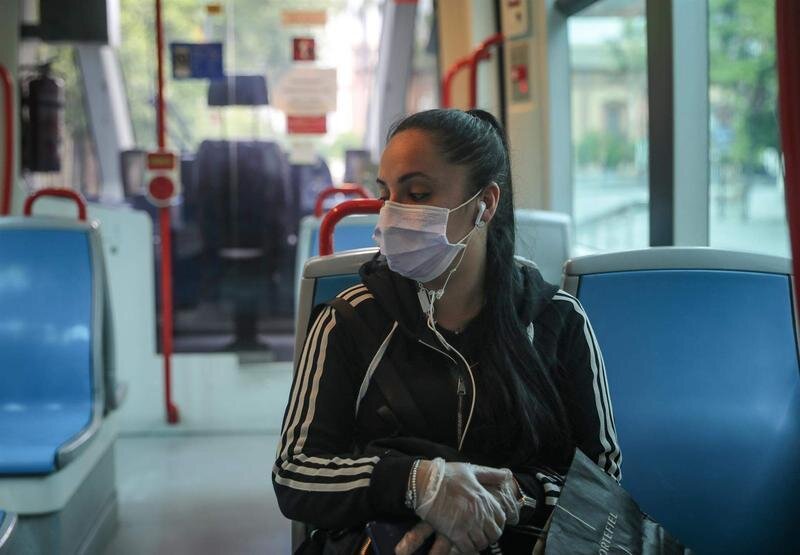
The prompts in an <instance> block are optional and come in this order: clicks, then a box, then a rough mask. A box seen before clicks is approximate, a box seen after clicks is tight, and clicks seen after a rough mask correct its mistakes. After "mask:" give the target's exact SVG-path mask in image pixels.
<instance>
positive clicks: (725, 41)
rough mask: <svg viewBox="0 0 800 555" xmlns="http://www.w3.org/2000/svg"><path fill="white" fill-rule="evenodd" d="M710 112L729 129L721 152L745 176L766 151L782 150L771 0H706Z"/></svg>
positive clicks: (720, 155)
mask: <svg viewBox="0 0 800 555" xmlns="http://www.w3.org/2000/svg"><path fill="white" fill-rule="evenodd" d="M708 39H709V56H710V66H711V75H710V87H711V89H712V98H714V102H713V103H712V111H713V112H714V113H715V114H716V116H717V118H718V119H720V120H721V121H722V123H723V125H727V126H728V127H730V128H731V129H732V131H733V143H732V144H731V145H730V148H729V150H728V151H727V152H721V153H719V158H720V159H721V160H722V161H723V162H727V163H729V164H732V165H734V166H735V167H738V169H740V170H741V171H743V172H744V173H753V172H755V171H758V170H759V169H760V168H761V162H760V159H761V154H762V152H763V151H764V149H766V148H770V147H772V148H776V149H777V148H780V146H779V137H778V123H777V117H776V106H777V74H776V67H775V2H774V0H710V2H709V37H708Z"/></svg>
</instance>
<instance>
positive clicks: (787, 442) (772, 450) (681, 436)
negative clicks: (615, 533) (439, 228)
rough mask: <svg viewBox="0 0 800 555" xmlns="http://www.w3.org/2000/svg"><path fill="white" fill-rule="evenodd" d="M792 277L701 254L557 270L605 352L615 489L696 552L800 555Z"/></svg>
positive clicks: (767, 263) (742, 260)
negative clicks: (615, 443)
mask: <svg viewBox="0 0 800 555" xmlns="http://www.w3.org/2000/svg"><path fill="white" fill-rule="evenodd" d="M790 274H791V264H790V261H789V260H788V259H784V258H776V257H769V256H763V255H755V254H745V253H735V252H726V251H718V250H712V249H707V248H653V249H647V250H641V251H632V252H621V253H612V254H602V255H595V256H587V257H582V258H577V259H574V260H571V261H569V262H568V263H567V264H566V265H565V274H564V283H563V285H564V289H565V290H567V291H568V292H569V293H571V294H573V295H576V296H577V297H578V298H579V299H580V301H581V303H582V304H583V306H584V308H585V310H586V312H587V314H588V316H589V319H590V320H591V322H592V325H593V327H594V329H595V332H596V334H597V339H598V342H599V344H600V346H601V348H602V353H603V358H604V359H605V363H606V370H607V377H608V386H609V389H610V392H611V395H612V400H613V408H614V416H615V419H616V427H617V434H618V438H619V441H620V445H621V449H622V455H623V463H622V475H623V486H625V488H626V489H627V490H628V491H630V492H631V494H632V495H633V496H634V498H636V499H637V500H638V502H639V503H640V505H641V507H642V510H644V511H645V512H647V513H648V514H650V515H651V516H652V517H653V518H655V519H656V520H657V521H660V522H662V523H663V524H664V526H665V527H666V529H667V530H670V531H671V532H672V533H674V534H675V535H676V536H677V537H678V538H680V540H681V541H683V542H684V543H685V544H686V545H688V546H689V547H691V548H692V549H693V550H695V551H696V552H698V553H800V535H798V534H797V531H796V529H797V521H796V519H797V515H798V514H800V497H799V496H798V492H800V472H798V468H800V368H799V367H798V350H797V347H798V345H797V338H796V328H795V319H794V314H793V308H792V306H793V305H792V288H791V279H790Z"/></svg>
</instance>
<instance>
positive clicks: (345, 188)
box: [314, 183, 372, 218]
mask: <svg viewBox="0 0 800 555" xmlns="http://www.w3.org/2000/svg"><path fill="white" fill-rule="evenodd" d="M337 193H345V194H348V195H358V196H360V197H361V198H370V197H371V196H372V195H370V194H369V192H368V191H367V190H366V189H364V187H362V186H361V185H356V184H354V183H343V184H342V185H340V186H339V187H328V188H327V189H323V190H322V191H321V192H320V194H319V195H318V196H317V203H316V204H315V205H314V215H315V216H316V217H317V218H319V217H321V216H322V214H323V209H322V205H323V203H324V202H325V199H327V198H328V197H332V196H333V195H335V194H337Z"/></svg>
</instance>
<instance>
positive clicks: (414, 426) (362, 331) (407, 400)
mask: <svg viewBox="0 0 800 555" xmlns="http://www.w3.org/2000/svg"><path fill="white" fill-rule="evenodd" d="M325 304H327V305H328V306H330V307H332V308H333V309H334V310H336V312H337V313H338V314H339V316H341V317H342V318H343V319H344V320H345V321H346V322H347V323H348V325H349V326H350V329H351V330H352V332H353V334H354V337H355V341H353V343H354V344H355V345H356V346H357V348H358V349H359V351H361V356H362V359H363V360H364V361H365V363H366V364H369V361H371V360H372V357H373V356H374V355H375V353H374V352H372V350H371V349H370V345H374V344H375V343H376V341H368V340H367V338H374V337H375V332H374V329H372V328H370V327H369V326H367V324H366V322H365V321H364V319H363V318H362V317H361V316H360V315H359V314H358V312H356V310H355V309H354V308H353V306H352V305H351V304H350V303H349V302H347V301H346V300H344V299H342V298H340V297H336V298H334V299H332V300H330V301H328V302H327V303H325ZM380 368H381V369H380V371H379V372H375V373H374V374H373V376H372V381H373V382H375V384H377V386H378V389H380V391H381V394H383V397H384V398H385V399H386V402H387V403H388V404H389V408H390V409H391V410H392V412H394V414H395V415H396V416H397V418H398V419H399V420H400V424H401V425H402V426H403V427H404V428H405V429H406V433H409V434H412V435H419V436H421V437H422V436H424V435H425V430H427V429H428V426H427V424H426V421H425V417H424V416H423V414H422V410H421V409H420V408H419V405H417V402H416V401H415V400H414V396H413V395H412V394H411V392H410V391H409V390H408V387H406V384H405V382H404V381H403V379H402V378H401V377H400V374H399V373H398V371H397V368H396V367H395V365H394V363H393V362H392V360H391V359H390V358H389V357H388V356H384V357H383V359H382V360H381V364H380Z"/></svg>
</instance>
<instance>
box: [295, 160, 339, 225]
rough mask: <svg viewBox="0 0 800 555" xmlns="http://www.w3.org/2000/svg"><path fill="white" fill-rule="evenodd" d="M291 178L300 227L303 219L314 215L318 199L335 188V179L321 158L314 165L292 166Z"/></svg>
mask: <svg viewBox="0 0 800 555" xmlns="http://www.w3.org/2000/svg"><path fill="white" fill-rule="evenodd" d="M291 176H292V188H293V189H294V191H295V195H296V196H295V199H296V205H297V206H296V211H297V224H298V225H299V222H300V220H301V219H302V218H304V217H305V216H308V215H309V214H313V213H314V205H315V204H316V203H317V197H318V196H319V194H320V193H321V192H322V191H324V190H325V189H327V188H328V187H332V186H333V178H332V177H331V171H330V168H329V167H328V164H327V163H326V162H325V160H324V159H322V158H321V157H317V160H316V162H315V163H313V164H292V169H291Z"/></svg>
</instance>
